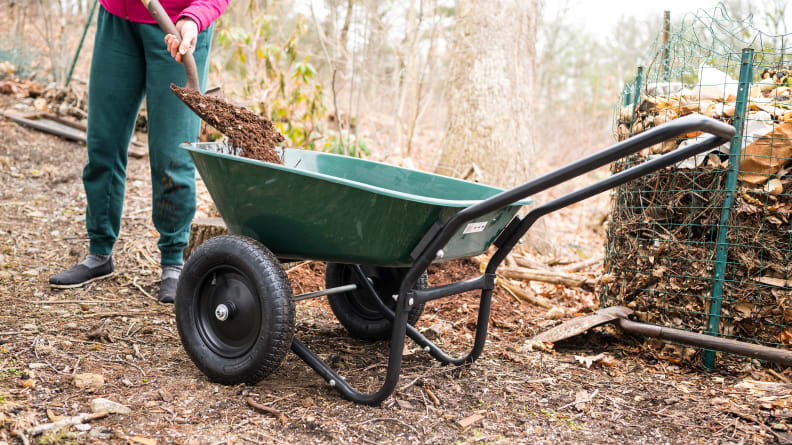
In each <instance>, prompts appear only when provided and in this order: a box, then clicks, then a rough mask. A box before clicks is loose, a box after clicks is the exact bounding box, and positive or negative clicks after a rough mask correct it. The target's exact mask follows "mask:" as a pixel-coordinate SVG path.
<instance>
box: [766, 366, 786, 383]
mask: <svg viewBox="0 0 792 445" xmlns="http://www.w3.org/2000/svg"><path fill="white" fill-rule="evenodd" d="M767 372H768V373H770V375H772V376H773V377H775V378H777V379H778V380H781V381H782V382H784V383H790V381H789V379H788V378H786V376H784V375H781V374H779V373H777V372H775V371H774V370H772V369H770V368H768V369H767Z"/></svg>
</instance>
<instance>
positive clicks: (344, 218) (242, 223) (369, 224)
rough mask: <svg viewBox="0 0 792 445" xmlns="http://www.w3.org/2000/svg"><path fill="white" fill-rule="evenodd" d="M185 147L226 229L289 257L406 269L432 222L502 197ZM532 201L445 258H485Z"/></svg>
mask: <svg viewBox="0 0 792 445" xmlns="http://www.w3.org/2000/svg"><path fill="white" fill-rule="evenodd" d="M181 147H182V148H184V149H186V150H188V151H189V152H190V155H192V158H193V160H194V161H195V165H196V167H197V168H198V172H199V173H200V175H201V178H203V180H204V182H205V183H206V187H207V189H208V190H209V193H210V194H211V196H212V199H213V200H214V202H215V205H216V206H217V209H218V210H219V212H220V215H222V217H223V220H224V221H225V224H226V226H227V227H228V230H229V232H231V233H233V234H236V235H244V236H249V237H251V238H253V239H256V240H258V241H260V242H261V243H262V244H264V245H265V246H267V248H269V249H270V250H271V251H272V252H273V253H274V254H275V255H276V256H277V257H278V258H283V259H311V260H321V261H328V262H337V263H352V264H366V265H375V266H388V267H408V266H410V265H412V263H413V261H414V258H413V256H412V255H413V251H414V250H415V248H416V246H417V245H418V244H419V242H420V241H421V239H422V238H423V237H424V235H425V234H426V233H427V232H428V231H429V230H430V228H431V227H432V226H433V225H435V224H438V223H439V224H442V223H445V222H446V221H448V220H449V219H450V218H451V217H452V216H454V215H455V214H456V213H458V212H459V211H460V210H462V209H464V208H466V207H469V206H471V205H473V204H476V203H478V202H480V201H481V200H484V199H487V198H489V197H492V196H494V195H496V194H498V193H500V192H502V191H503V190H501V189H498V188H495V187H490V186H486V185H482V184H477V183H473V182H468V181H462V180H459V179H454V178H449V177H446V176H440V175H434V174H431V173H424V172H420V171H416V170H410V169H406V168H401V167H395V166H392V165H386V164H382V163H379V162H372V161H367V160H363V159H358V158H351V157H347V156H339V155H334V154H328V153H319V152H314V151H307V150H297V149H285V150H283V154H282V159H283V164H284V165H276V164H272V163H267V162H261V161H256V160H252V159H248V158H242V157H239V156H235V155H234V154H232V153H233V152H234V151H235V150H233V149H231V148H230V147H228V146H227V145H225V144H222V143H216V142H208V143H193V144H182V146H181ZM530 203H531V201H530V200H529V199H525V200H520V201H518V202H515V203H513V204H511V205H509V206H506V207H504V208H502V209H498V210H496V211H493V212H490V213H487V214H486V215H484V216H482V217H480V218H477V219H476V220H475V221H471V222H470V223H468V224H466V225H465V226H464V227H462V228H460V229H459V230H458V231H457V232H456V233H455V234H454V236H453V237H452V238H451V240H450V241H449V242H448V244H446V246H445V247H444V248H443V258H442V259H443V260H450V259H455V258H463V257H469V256H473V255H478V254H480V253H482V252H484V251H485V250H487V248H488V247H489V246H490V245H491V244H492V243H493V241H494V240H495V239H496V238H497V236H498V234H500V232H501V231H502V230H503V228H504V227H505V226H506V224H508V222H509V221H510V220H511V219H512V218H513V217H514V215H515V214H516V213H517V211H518V210H519V209H520V207H521V206H523V205H527V204H530ZM438 260H439V259H438Z"/></svg>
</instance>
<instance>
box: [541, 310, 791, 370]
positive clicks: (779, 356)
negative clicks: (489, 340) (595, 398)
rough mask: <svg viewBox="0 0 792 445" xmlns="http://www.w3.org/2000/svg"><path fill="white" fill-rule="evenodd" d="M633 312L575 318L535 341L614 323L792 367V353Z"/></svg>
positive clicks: (603, 312) (648, 334) (629, 330)
mask: <svg viewBox="0 0 792 445" xmlns="http://www.w3.org/2000/svg"><path fill="white" fill-rule="evenodd" d="M632 312H633V311H632V310H631V309H629V308H626V307H624V306H612V307H608V308H604V309H600V310H598V311H596V312H594V313H593V314H590V315H585V316H583V317H577V318H573V319H572V320H569V321H566V322H564V323H561V324H560V325H558V326H556V327H554V328H552V329H550V330H547V331H545V332H542V333H541V334H538V335H536V336H535V337H534V338H533V339H532V340H534V341H541V342H544V343H555V342H557V341H560V340H564V339H567V338H570V337H574V336H576V335H579V334H582V333H584V332H586V331H587V330H589V329H591V328H593V327H596V326H601V325H604V324H607V323H611V322H615V324H616V326H618V327H619V329H621V330H622V331H624V332H627V333H630V334H634V335H640V336H643V337H651V338H658V339H661V340H668V341H671V342H675V343H681V344H683V345H688V346H695V347H699V348H704V349H710V350H713V351H720V352H728V353H730V354H737V355H743V356H746V357H751V358H755V359H759V360H766V361H768V362H773V363H777V364H779V365H783V366H792V351H786V350H783V349H776V348H770V347H768V346H762V345H755V344H751V343H745V342H741V341H737V340H730V339H726V338H720V337H714V336H712V335H705V334H699V333H696V332H688V331H683V330H681V329H674V328H665V327H660V326H655V325H651V324H647V323H638V322H635V321H631V320H629V319H628V318H627V317H629V316H630V314H632Z"/></svg>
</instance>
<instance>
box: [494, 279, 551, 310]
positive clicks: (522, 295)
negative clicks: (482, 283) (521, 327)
mask: <svg viewBox="0 0 792 445" xmlns="http://www.w3.org/2000/svg"><path fill="white" fill-rule="evenodd" d="M496 283H497V284H498V285H499V286H501V287H503V288H504V289H506V290H507V291H509V293H511V294H512V295H514V296H516V297H517V298H519V299H520V300H524V301H527V302H529V303H531V304H533V305H536V306H539V307H543V308H545V309H551V308H552V307H553V305H552V304H550V303H548V302H547V301H545V299H544V298H540V297H536V296H533V295H530V294H529V293H527V292H524V291H523V290H522V289H519V288H517V287H516V286H512V285H510V284H509V283H508V282H507V281H506V280H505V279H504V278H503V277H502V276H500V275H498V276H497V278H496Z"/></svg>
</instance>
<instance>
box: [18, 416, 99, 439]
mask: <svg viewBox="0 0 792 445" xmlns="http://www.w3.org/2000/svg"><path fill="white" fill-rule="evenodd" d="M109 414H110V413H108V412H107V411H102V412H98V413H84V414H79V415H77V416H73V417H67V418H65V419H61V420H58V421H57V422H50V423H43V424H41V425H38V426H36V427H34V428H33V429H32V430H30V435H31V436H38V435H39V434H42V433H45V432H47V431H51V430H59V429H62V428H65V427H67V426H72V425H79V424H81V423H85V422H90V421H91V420H96V419H101V418H103V417H107V416H108V415H109Z"/></svg>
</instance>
